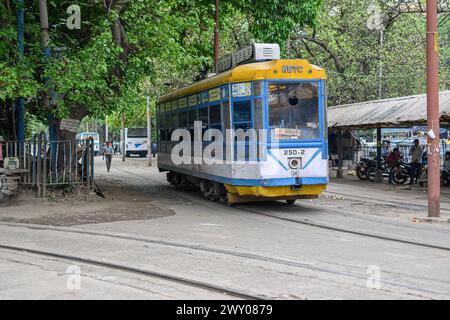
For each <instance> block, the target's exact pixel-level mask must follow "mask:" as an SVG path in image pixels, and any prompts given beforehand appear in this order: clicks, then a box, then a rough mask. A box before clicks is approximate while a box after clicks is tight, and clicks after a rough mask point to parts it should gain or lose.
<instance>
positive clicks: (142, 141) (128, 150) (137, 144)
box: [120, 128, 148, 157]
mask: <svg viewBox="0 0 450 320" xmlns="http://www.w3.org/2000/svg"><path fill="white" fill-rule="evenodd" d="M120 137H121V139H122V135H120ZM120 146H121V147H122V141H121V143H120ZM147 152H148V151H147V128H125V156H126V157H130V156H131V155H132V154H136V155H139V156H141V157H146V156H147Z"/></svg>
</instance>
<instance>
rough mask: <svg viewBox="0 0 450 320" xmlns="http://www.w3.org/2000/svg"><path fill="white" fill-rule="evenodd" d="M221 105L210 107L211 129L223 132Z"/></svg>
mask: <svg viewBox="0 0 450 320" xmlns="http://www.w3.org/2000/svg"><path fill="white" fill-rule="evenodd" d="M220 118H221V117H220V105H218V104H216V105H213V106H210V107H209V127H210V128H212V129H219V130H221V128H222V125H221V121H220Z"/></svg>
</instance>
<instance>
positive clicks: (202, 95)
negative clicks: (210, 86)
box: [198, 91, 208, 104]
mask: <svg viewBox="0 0 450 320" xmlns="http://www.w3.org/2000/svg"><path fill="white" fill-rule="evenodd" d="M198 98H199V100H200V101H199V104H202V103H207V102H208V92H207V91H205V92H202V93H200V94H199V95H198Z"/></svg>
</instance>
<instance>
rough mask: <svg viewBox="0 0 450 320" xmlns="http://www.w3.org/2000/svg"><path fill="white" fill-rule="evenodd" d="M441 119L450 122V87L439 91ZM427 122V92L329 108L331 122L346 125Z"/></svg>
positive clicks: (339, 125)
mask: <svg viewBox="0 0 450 320" xmlns="http://www.w3.org/2000/svg"><path fill="white" fill-rule="evenodd" d="M439 106H440V113H441V123H443V124H449V123H450V90H447V91H441V92H440V93H439ZM426 122H427V96H426V94H421V95H417V96H410V97H401V98H394V99H384V100H376V101H367V102H360V103H353V104H346V105H340V106H334V107H329V108H328V126H329V127H335V128H337V127H345V128H373V127H377V126H381V127H391V128H392V127H397V128H398V127H409V126H411V125H415V124H425V123H426Z"/></svg>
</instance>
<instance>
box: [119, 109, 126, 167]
mask: <svg viewBox="0 0 450 320" xmlns="http://www.w3.org/2000/svg"><path fill="white" fill-rule="evenodd" d="M120 149H121V150H122V161H123V162H125V112H122V145H121V147H120Z"/></svg>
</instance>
